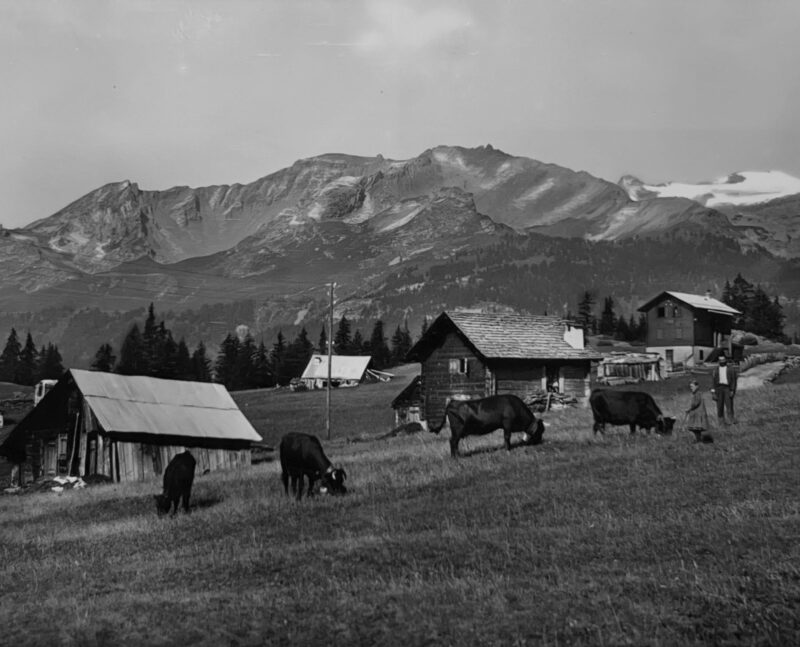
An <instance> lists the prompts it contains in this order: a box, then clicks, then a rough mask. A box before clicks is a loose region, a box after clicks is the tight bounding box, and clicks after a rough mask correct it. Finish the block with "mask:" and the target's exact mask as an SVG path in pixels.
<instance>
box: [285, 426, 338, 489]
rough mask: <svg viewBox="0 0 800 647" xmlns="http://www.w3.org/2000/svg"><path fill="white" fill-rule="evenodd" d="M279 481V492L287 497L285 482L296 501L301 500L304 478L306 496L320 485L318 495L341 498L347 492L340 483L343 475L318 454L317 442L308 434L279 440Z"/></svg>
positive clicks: (320, 448)
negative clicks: (306, 489) (306, 481)
mask: <svg viewBox="0 0 800 647" xmlns="http://www.w3.org/2000/svg"><path fill="white" fill-rule="evenodd" d="M280 459H281V481H283V489H284V490H285V491H286V494H287V495H288V494H289V479H290V478H291V480H292V492H293V493H296V496H297V500H298V501H299V500H300V499H301V498H302V497H303V487H304V485H305V477H306V476H307V477H308V496H313V495H314V483H316V482H317V481H320V482H321V487H320V491H322V492H328V493H329V494H334V495H336V494H344V493H346V492H347V488H346V487H345V486H344V480H345V479H346V478H347V473H346V472H345V471H344V469H343V468H341V467H338V468H337V467H334V466H333V464H332V463H331V462H330V461H329V460H328V457H327V456H325V452H324V451H322V444H321V443H320V442H319V438H317V437H316V436H312V435H311V434H304V433H301V432H299V431H292V432H289V433H288V434H286V435H285V436H284V437H283V438H281V444H280Z"/></svg>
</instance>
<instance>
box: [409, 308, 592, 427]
mask: <svg viewBox="0 0 800 647" xmlns="http://www.w3.org/2000/svg"><path fill="white" fill-rule="evenodd" d="M600 359H601V355H600V354H598V353H595V352H594V351H591V350H589V349H586V348H585V347H584V341H583V329H581V328H580V327H577V326H575V325H574V324H572V323H570V322H567V321H565V320H564V319H562V318H560V317H549V316H535V315H516V314H481V313H474V312H443V313H442V314H440V315H439V316H438V317H437V318H436V320H435V321H434V322H433V323H432V324H431V325H430V327H429V328H428V330H426V331H425V334H424V335H423V336H422V337H421V338H420V340H419V341H418V342H417V343H416V344H414V346H413V347H412V348H411V350H410V351H409V352H408V355H407V360H408V361H414V362H420V363H421V364H422V369H421V374H420V392H421V396H422V418H423V419H424V420H426V421H431V420H434V421H438V419H439V418H441V416H442V415H443V414H444V408H445V406H446V404H447V402H448V401H449V400H451V399H453V398H460V399H471V398H481V397H485V396H488V395H494V394H497V393H514V394H516V395H518V396H520V397H521V398H523V399H525V398H528V397H532V396H534V395H536V394H541V393H542V392H548V391H550V392H557V393H560V394H563V395H571V396H574V397H575V398H577V399H578V401H579V402H583V403H585V402H586V401H587V400H588V396H589V393H590V381H591V370H592V362H594V361H597V360H600Z"/></svg>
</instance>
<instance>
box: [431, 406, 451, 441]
mask: <svg viewBox="0 0 800 647" xmlns="http://www.w3.org/2000/svg"><path fill="white" fill-rule="evenodd" d="M449 410H450V403H449V402H448V403H447V405H446V406H445V408H444V413H443V414H442V422H441V423H440V424H439V426H438V427H436V426H431V427H429V428H428V430H429V431H430V432H431V433H433V434H438V433H439V432H440V431H441V430H442V429H444V426H445V425H446V424H447V413H448V411H449Z"/></svg>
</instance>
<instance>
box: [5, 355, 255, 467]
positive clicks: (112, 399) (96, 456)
mask: <svg viewBox="0 0 800 647" xmlns="http://www.w3.org/2000/svg"><path fill="white" fill-rule="evenodd" d="M261 440H262V439H261V436H259V435H258V434H257V433H256V431H255V430H254V429H253V427H252V425H251V424H250V422H249V421H248V420H247V419H246V418H245V417H244V415H243V414H242V412H241V411H240V410H239V408H238V407H237V406H236V403H235V402H234V401H233V398H231V396H230V394H229V393H228V391H227V390H226V389H225V387H224V386H222V385H221V384H211V383H207V382H184V381H177V380H164V379H158V378H154V377H144V376H138V375H136V376H126V375H116V374H111V373H101V372H96V371H83V370H78V369H71V370H69V371H67V372H65V373H64V375H63V376H62V377H61V378H60V379H59V380H58V383H57V384H56V385H55V386H54V387H53V389H52V390H51V391H50V392H49V393H47V395H45V396H44V398H43V399H42V401H41V402H40V403H39V404H38V405H36V406H35V407H34V408H33V410H32V411H31V412H30V413H29V414H28V415H27V416H26V417H25V418H23V419H22V420H21V421H20V422H19V424H18V425H17V426H16V427H15V428H14V430H13V431H12V432H11V434H10V435H9V436H8V438H6V440H5V442H4V443H3V447H2V448H0V450H2V451H3V453H6V455H9V454H12V455H15V456H18V457H24V460H25V461H26V462H28V463H29V465H28V468H29V470H30V472H29V473H30V474H31V475H32V476H33V478H34V479H35V478H39V477H42V476H57V475H65V476H81V477H84V476H90V475H102V476H104V477H107V478H109V479H111V480H113V481H144V480H147V479H150V478H154V477H156V476H158V475H160V474H162V473H163V470H164V468H165V467H166V466H167V464H168V463H169V461H170V460H171V459H172V457H173V456H175V454H178V453H180V452H182V451H183V450H184V449H190V450H191V452H192V454H193V455H194V457H195V459H196V460H197V471H198V473H203V472H205V471H206V470H209V471H213V470H219V469H230V468H236V467H241V466H245V465H250V447H251V443H254V442H260V441H261ZM26 471H28V470H26Z"/></svg>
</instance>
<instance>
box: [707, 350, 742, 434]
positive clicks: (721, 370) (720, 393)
mask: <svg viewBox="0 0 800 647" xmlns="http://www.w3.org/2000/svg"><path fill="white" fill-rule="evenodd" d="M738 377H739V376H738V375H737V371H736V367H735V366H728V358H727V357H725V355H720V356H719V363H718V365H717V367H716V368H715V369H714V373H713V374H712V384H713V388H714V397H715V398H716V400H717V421H718V422H719V423H720V424H722V425H725V426H727V425H728V424H729V423H728V420H726V418H725V409H727V410H728V415H729V417H730V423H732V424H736V418H735V417H734V414H733V397H734V396H735V395H736V382H737V379H738Z"/></svg>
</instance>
